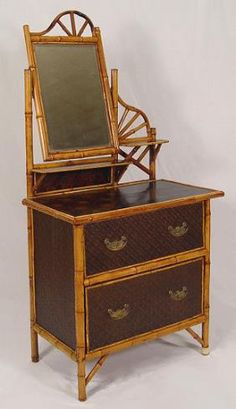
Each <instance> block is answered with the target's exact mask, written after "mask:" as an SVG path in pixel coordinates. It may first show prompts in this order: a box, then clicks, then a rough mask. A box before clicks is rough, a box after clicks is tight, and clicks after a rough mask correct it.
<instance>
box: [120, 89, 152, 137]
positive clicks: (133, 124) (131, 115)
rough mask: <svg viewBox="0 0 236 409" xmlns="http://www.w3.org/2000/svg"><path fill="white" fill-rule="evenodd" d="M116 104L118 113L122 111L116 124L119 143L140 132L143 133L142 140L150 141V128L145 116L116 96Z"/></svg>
mask: <svg viewBox="0 0 236 409" xmlns="http://www.w3.org/2000/svg"><path fill="white" fill-rule="evenodd" d="M118 103H119V108H120V111H122V110H123V112H122V114H121V115H120V120H119V123H118V138H119V141H120V143H122V142H124V141H125V140H127V139H128V138H130V137H132V136H134V135H135V134H138V133H139V131H141V130H142V132H143V131H144V135H143V136H142V139H149V140H150V139H151V128H150V123H149V120H148V117H147V115H146V114H145V113H144V112H143V111H141V110H140V109H137V108H135V107H133V106H131V105H128V104H126V103H125V102H124V101H123V99H121V97H120V96H118Z"/></svg>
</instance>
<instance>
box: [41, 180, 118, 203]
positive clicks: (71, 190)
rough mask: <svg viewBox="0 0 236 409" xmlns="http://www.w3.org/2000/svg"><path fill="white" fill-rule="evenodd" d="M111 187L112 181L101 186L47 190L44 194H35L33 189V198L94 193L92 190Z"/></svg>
mask: <svg viewBox="0 0 236 409" xmlns="http://www.w3.org/2000/svg"><path fill="white" fill-rule="evenodd" d="M110 186H112V181H110V182H107V183H105V184H101V185H90V186H81V187H79V186H78V187H72V188H67V189H57V190H48V191H46V192H37V191H36V189H34V198H37V199H39V198H44V197H51V196H60V195H66V194H72V193H81V192H85V191H86V192H89V191H91V190H92V191H94V189H98V187H99V188H100V189H104V188H107V187H110Z"/></svg>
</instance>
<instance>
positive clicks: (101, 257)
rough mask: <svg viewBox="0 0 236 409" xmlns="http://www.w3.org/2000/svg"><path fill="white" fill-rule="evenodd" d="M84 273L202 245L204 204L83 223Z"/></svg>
mask: <svg viewBox="0 0 236 409" xmlns="http://www.w3.org/2000/svg"><path fill="white" fill-rule="evenodd" d="M85 246H86V274H87V276H91V275H93V274H98V273H101V272H104V271H108V270H114V269H118V268H122V267H125V266H129V265H133V264H138V263H142V262H145V261H148V260H152V259H157V258H159V257H165V256H169V255H171V254H176V253H180V252H184V251H188V250H192V249H196V248H200V247H202V246H203V204H202V203H197V204H194V205H188V206H178V207H174V208H169V209H160V210H157V211H155V212H150V213H142V214H139V215H135V216H129V217H123V218H120V219H115V220H109V221H105V222H100V223H93V224H89V225H87V226H86V227H85Z"/></svg>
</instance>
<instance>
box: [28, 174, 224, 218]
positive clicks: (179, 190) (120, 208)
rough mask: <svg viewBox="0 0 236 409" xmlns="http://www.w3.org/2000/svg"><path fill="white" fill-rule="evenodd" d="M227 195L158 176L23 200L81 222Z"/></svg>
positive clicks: (29, 204)
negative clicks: (138, 181)
mask: <svg viewBox="0 0 236 409" xmlns="http://www.w3.org/2000/svg"><path fill="white" fill-rule="evenodd" d="M223 195H224V193H223V192H221V191H218V190H213V189H206V188H202V187H197V186H190V185H185V184H182V183H177V182H172V181H168V180H157V181H155V182H149V181H147V182H143V183H136V184H128V185H123V186H122V185H120V186H117V187H113V188H110V189H103V190H93V191H87V192H76V193H75V192H74V193H70V194H62V195H57V196H50V197H44V198H34V199H24V201H23V204H26V205H27V206H29V207H31V208H34V209H37V210H40V211H42V212H44V213H48V214H52V215H55V216H56V217H59V218H63V219H66V220H68V221H70V222H71V223H75V224H79V223H82V222H85V223H88V222H92V221H95V220H105V219H107V218H111V217H119V216H124V215H130V214H134V213H138V212H142V211H144V210H146V211H149V210H153V209H156V208H161V207H162V208H163V207H172V206H176V205H178V204H184V203H186V204H187V203H195V202H199V201H202V200H206V199H209V198H214V197H220V196H223ZM76 222H77V223H76Z"/></svg>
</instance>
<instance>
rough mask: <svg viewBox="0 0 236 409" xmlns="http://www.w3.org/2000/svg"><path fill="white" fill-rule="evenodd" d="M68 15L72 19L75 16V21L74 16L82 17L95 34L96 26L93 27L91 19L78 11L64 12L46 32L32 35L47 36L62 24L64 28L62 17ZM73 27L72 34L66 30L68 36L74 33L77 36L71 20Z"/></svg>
mask: <svg viewBox="0 0 236 409" xmlns="http://www.w3.org/2000/svg"><path fill="white" fill-rule="evenodd" d="M66 15H70V17H71V16H72V15H73V19H74V15H76V16H79V17H81V18H82V19H84V20H85V21H86V22H87V24H89V26H90V30H91V32H92V33H93V30H94V25H93V23H92V21H91V20H90V18H89V17H88V16H86V14H84V13H81V12H80V11H77V10H67V11H63V12H62V13H60V14H58V15H57V16H56V17H55V18H54V19H53V21H52V22H51V23H50V25H49V26H48V27H47V28H46V29H45V30H43V31H40V32H37V33H36V32H34V33H32V34H33V35H39V36H43V35H44V34H47V33H48V32H49V31H51V30H52V29H53V28H54V27H55V26H56V24H59V25H60V23H61V24H62V26H63V27H65V26H64V24H63V23H62V22H61V20H60V19H61V18H62V17H64V16H66ZM71 25H72V33H70V31H69V30H68V29H67V28H66V30H67V31H66V32H67V34H68V35H71V34H73V32H74V33H75V35H76V29H74V28H73V23H72V18H71ZM63 30H64V29H63Z"/></svg>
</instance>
